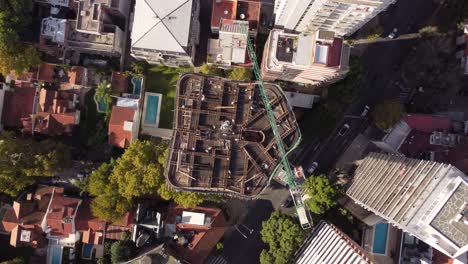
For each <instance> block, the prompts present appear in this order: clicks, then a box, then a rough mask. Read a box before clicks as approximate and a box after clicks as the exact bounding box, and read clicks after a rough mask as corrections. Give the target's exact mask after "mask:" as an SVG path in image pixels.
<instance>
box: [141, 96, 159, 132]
mask: <svg viewBox="0 0 468 264" xmlns="http://www.w3.org/2000/svg"><path fill="white" fill-rule="evenodd" d="M145 97H146V98H145V107H144V117H143V123H144V124H145V125H149V126H154V127H157V126H158V125H159V111H160V108H161V102H160V101H161V94H158V93H146V95H145Z"/></svg>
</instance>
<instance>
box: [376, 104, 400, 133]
mask: <svg viewBox="0 0 468 264" xmlns="http://www.w3.org/2000/svg"><path fill="white" fill-rule="evenodd" d="M403 111H404V109H403V105H402V104H401V103H400V101H398V100H387V101H384V102H383V103H382V104H380V105H378V106H377V107H376V108H375V109H374V111H373V112H372V119H373V120H374V123H375V125H376V126H377V127H378V128H380V129H383V130H385V129H389V128H391V127H392V126H393V125H394V124H396V123H397V122H398V121H399V120H400V118H401V116H402V114H403Z"/></svg>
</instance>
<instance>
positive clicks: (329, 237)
mask: <svg viewBox="0 0 468 264" xmlns="http://www.w3.org/2000/svg"><path fill="white" fill-rule="evenodd" d="M295 263H297V264H309V263H362V264H364V263H367V264H371V263H376V262H375V261H373V260H372V259H371V257H370V256H369V255H368V254H367V253H366V252H365V251H364V250H363V249H362V248H361V247H360V246H359V245H358V244H356V243H355V242H354V241H353V240H352V239H351V238H349V237H348V236H347V235H346V234H344V233H343V232H342V231H341V230H339V229H338V228H337V227H335V226H334V225H332V224H328V223H327V222H325V221H323V220H322V221H320V223H318V225H317V226H316V227H315V229H314V231H313V232H312V233H311V234H310V236H309V237H308V238H307V239H306V240H305V241H304V243H303V244H302V246H301V248H300V249H299V250H298V251H297V252H296V256H295Z"/></svg>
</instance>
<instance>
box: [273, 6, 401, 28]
mask: <svg viewBox="0 0 468 264" xmlns="http://www.w3.org/2000/svg"><path fill="white" fill-rule="evenodd" d="M395 1H396V0H276V2H275V14H276V21H275V24H276V26H280V27H284V28H285V29H289V30H294V31H297V32H315V31H317V30H319V29H321V30H330V31H334V32H336V33H337V34H338V35H340V36H348V35H351V34H353V33H354V32H355V31H356V30H358V29H359V28H361V27H362V26H363V25H364V24H365V23H367V22H368V21H369V20H371V19H372V18H373V17H375V16H376V15H377V14H378V13H380V12H381V11H383V10H385V9H386V8H387V7H388V6H389V5H390V4H393V3H394V2H395Z"/></svg>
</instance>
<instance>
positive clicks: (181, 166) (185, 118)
mask: <svg viewBox="0 0 468 264" xmlns="http://www.w3.org/2000/svg"><path fill="white" fill-rule="evenodd" d="M265 87H266V89H267V92H268V94H269V98H270V100H271V105H272V108H273V112H274V115H275V117H276V119H277V124H278V128H279V132H280V134H281V136H282V138H283V140H284V143H285V146H286V148H287V149H289V148H290V147H291V146H292V145H294V144H295V143H296V142H297V140H298V139H299V135H300V134H299V133H300V132H299V130H298V126H297V123H296V120H295V117H294V114H293V112H292V109H291V107H290V106H289V105H288V103H287V100H286V98H285V97H284V95H283V94H282V93H281V91H280V90H279V89H278V88H277V86H275V85H273V84H268V83H267V84H265ZM278 165H280V159H279V155H278V152H277V150H276V145H275V141H274V136H273V132H272V128H271V126H270V123H269V122H268V119H267V116H266V113H265V108H264V105H263V103H262V100H261V97H260V91H259V88H258V87H257V85H256V83H246V82H235V81H230V80H227V79H222V78H218V77H207V76H203V75H198V74H186V75H183V76H182V77H181V78H180V80H179V82H178V86H177V97H176V112H175V123H174V133H173V137H172V141H171V145H170V153H169V159H168V164H167V166H166V172H165V174H166V177H167V179H168V180H169V182H170V183H171V185H173V187H175V188H176V189H182V190H189V191H199V192H219V193H226V194H230V195H235V196H239V197H242V198H251V197H254V196H256V195H257V194H259V193H260V192H261V191H262V190H263V188H264V187H265V186H266V185H267V181H268V179H269V177H271V176H272V175H273V174H275V171H276V168H277V167H278Z"/></svg>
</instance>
